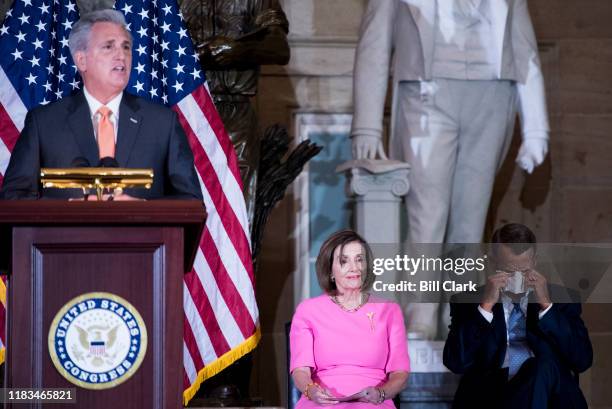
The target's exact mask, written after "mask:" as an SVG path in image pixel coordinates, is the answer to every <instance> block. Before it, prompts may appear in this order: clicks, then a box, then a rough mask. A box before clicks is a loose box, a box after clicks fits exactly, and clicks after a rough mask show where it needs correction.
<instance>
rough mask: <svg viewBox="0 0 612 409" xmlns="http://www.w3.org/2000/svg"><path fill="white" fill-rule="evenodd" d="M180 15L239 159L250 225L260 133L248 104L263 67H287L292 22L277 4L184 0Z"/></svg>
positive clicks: (244, 0)
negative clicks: (272, 65)
mask: <svg viewBox="0 0 612 409" xmlns="http://www.w3.org/2000/svg"><path fill="white" fill-rule="evenodd" d="M181 10H182V12H183V16H184V18H185V21H186V23H187V27H188V29H189V32H190V34H191V37H192V38H193V41H194V43H195V47H196V50H197V51H198V54H199V55H200V61H201V63H202V67H203V68H204V69H205V70H206V78H207V80H208V86H209V88H210V92H211V94H212V97H213V100H214V102H215V105H216V107H217V110H218V111H219V114H220V115H221V119H222V120H223V123H224V125H225V128H226V129H227V132H228V133H229V135H230V138H231V140H232V143H233V144H234V148H235V149H236V153H237V155H238V161H239V166H240V175H241V177H242V181H243V184H244V196H245V199H246V203H247V212H248V216H249V223H250V224H251V225H252V223H251V222H252V220H253V215H254V208H255V192H256V184H257V167H258V164H259V151H260V139H261V131H260V129H259V127H258V121H257V116H256V114H255V111H254V109H253V107H252V105H251V102H250V99H251V98H252V97H254V96H255V95H256V94H257V80H258V77H259V66H260V65H265V64H278V65H285V64H287V63H288V62H289V44H288V43H287V33H288V31H289V22H288V21H287V18H286V16H285V13H284V12H283V10H282V8H281V7H280V5H279V3H278V0H184V1H183V2H182V4H181Z"/></svg>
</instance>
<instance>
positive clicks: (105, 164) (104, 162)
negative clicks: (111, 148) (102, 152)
mask: <svg viewBox="0 0 612 409" xmlns="http://www.w3.org/2000/svg"><path fill="white" fill-rule="evenodd" d="M98 167H99V168H118V167H119V162H117V159H115V158H112V157H110V156H105V157H103V158H101V159H100V162H98Z"/></svg>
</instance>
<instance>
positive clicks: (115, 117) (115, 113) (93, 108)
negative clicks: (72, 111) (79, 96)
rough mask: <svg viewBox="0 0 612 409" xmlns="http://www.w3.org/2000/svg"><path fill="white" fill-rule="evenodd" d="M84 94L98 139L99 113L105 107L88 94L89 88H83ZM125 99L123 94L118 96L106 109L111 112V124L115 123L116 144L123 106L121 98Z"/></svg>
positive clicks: (109, 102)
mask: <svg viewBox="0 0 612 409" xmlns="http://www.w3.org/2000/svg"><path fill="white" fill-rule="evenodd" d="M83 94H85V99H86V100H87V105H89V114H90V117H91V121H92V123H93V128H94V134H95V135H96V139H97V138H98V134H97V132H98V131H97V129H98V126H97V124H98V118H97V112H98V109H100V107H101V106H104V104H103V103H101V102H100V101H98V100H97V99H96V98H95V97H94V96H93V95H91V94H90V93H89V92H87V88H86V87H83ZM122 97H123V92H120V93H119V94H117V96H115V97H113V99H111V100H110V101H108V104H106V107H107V108H108V109H110V110H111V112H112V114H111V122H112V123H113V127H114V129H115V142H116V141H117V133H118V132H117V131H118V128H119V105H120V104H121V98H122Z"/></svg>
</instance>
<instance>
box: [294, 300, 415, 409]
mask: <svg viewBox="0 0 612 409" xmlns="http://www.w3.org/2000/svg"><path fill="white" fill-rule="evenodd" d="M290 344H291V346H290V348H291V365H290V370H291V372H293V370H294V369H295V368H299V367H303V366H308V367H310V368H311V371H312V374H313V375H312V378H313V381H314V382H317V383H318V384H319V385H321V386H322V387H325V388H327V389H329V390H330V391H331V392H332V394H333V395H335V396H346V395H351V394H353V393H356V392H359V391H360V390H362V389H363V388H365V387H368V386H379V385H382V384H384V383H385V382H386V381H387V374H388V373H389V372H392V371H410V361H409V359H408V348H407V346H406V329H405V326H404V318H403V315H402V312H401V310H400V307H399V305H398V304H396V303H392V302H389V301H386V300H381V299H375V298H373V297H372V296H370V299H369V301H368V302H367V303H366V304H364V305H363V306H362V307H361V308H360V309H358V310H357V311H355V312H347V311H344V310H342V309H341V308H340V307H339V306H338V305H336V304H335V303H334V302H333V301H332V300H331V299H330V298H329V296H328V295H321V296H319V297H315V298H311V299H309V300H305V301H303V302H302V303H300V305H298V307H297V309H296V311H295V315H294V316H293V320H292V323H291V334H290ZM374 407H377V408H380V409H383V408H385V407H387V408H394V407H395V406H394V405H393V402H392V401H391V400H386V401H385V402H384V403H383V404H381V405H373V404H369V403H363V402H350V403H342V402H341V403H338V404H336V405H333V406H331V407H330V408H333V409H360V408H364V409H365V408H367V409H372V408H374ZM311 408H320V405H317V404H316V403H314V402H312V401H310V400H308V399H307V398H306V397H305V396H304V395H302V397H301V398H300V400H299V401H298V403H297V406H296V409H311Z"/></svg>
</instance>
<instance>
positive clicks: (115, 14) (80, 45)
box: [68, 9, 132, 60]
mask: <svg viewBox="0 0 612 409" xmlns="http://www.w3.org/2000/svg"><path fill="white" fill-rule="evenodd" d="M104 22H107V23H115V24H118V25H120V26H121V27H123V29H124V30H125V32H126V33H127V34H128V37H129V38H130V42H131V41H132V36H131V34H130V32H129V31H128V29H127V24H126V22H125V17H124V16H123V14H122V13H121V12H120V11H117V10H113V9H103V10H96V11H92V12H90V13H87V14H84V15H82V16H81V18H80V19H79V21H77V22H76V23H74V25H73V26H72V31H70V35H69V36H68V47H69V48H70V54H71V55H72V59H73V60H75V53H76V52H77V51H85V50H86V49H87V43H88V42H89V36H90V34H91V29H92V27H93V25H94V24H95V23H104Z"/></svg>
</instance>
